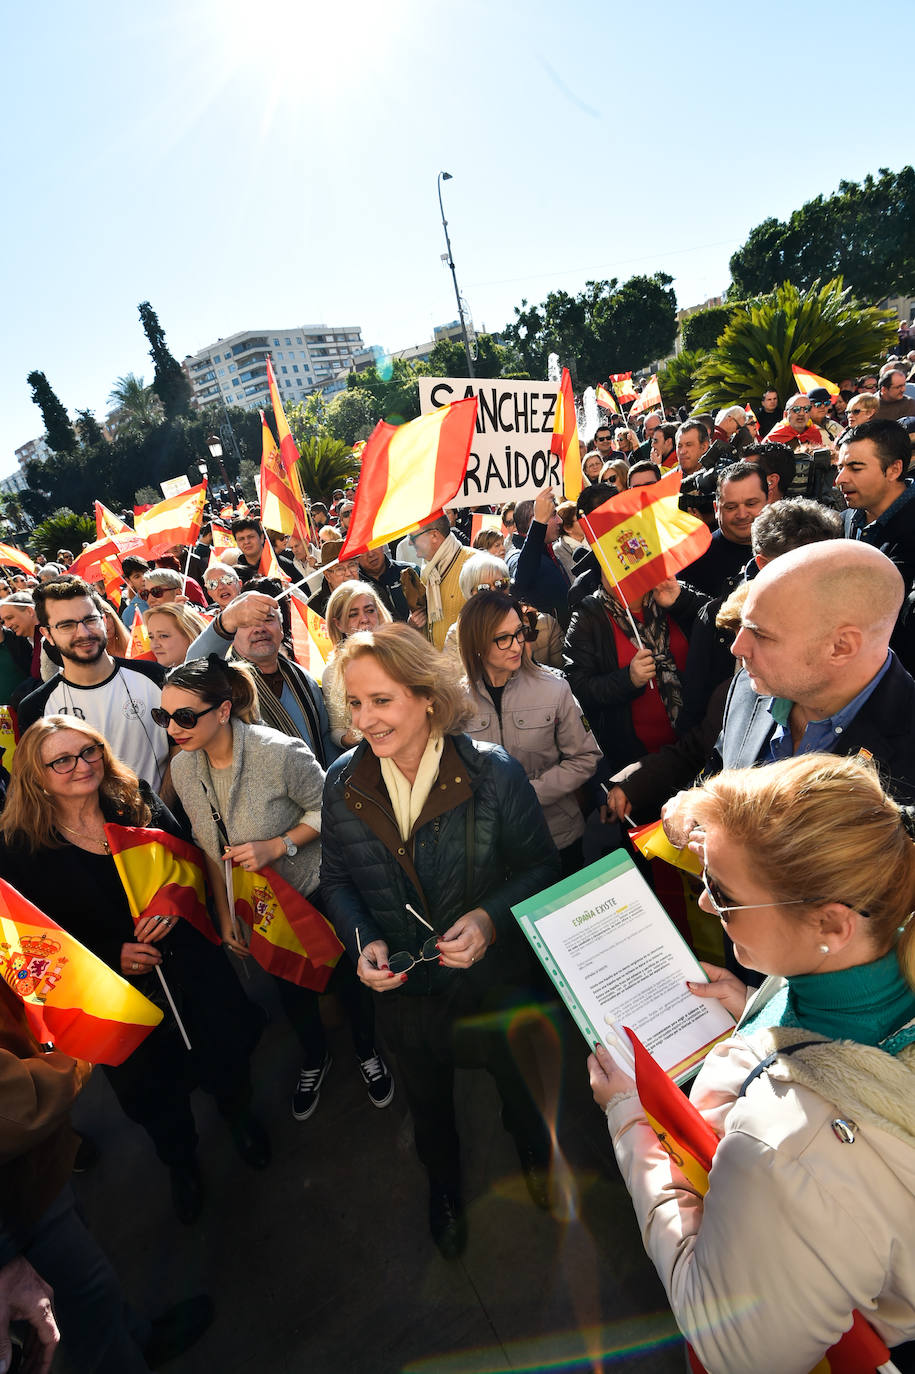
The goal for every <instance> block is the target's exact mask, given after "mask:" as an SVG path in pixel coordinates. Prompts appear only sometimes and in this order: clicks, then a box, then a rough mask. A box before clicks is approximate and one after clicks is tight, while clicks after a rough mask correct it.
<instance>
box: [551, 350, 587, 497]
mask: <svg viewBox="0 0 915 1374" xmlns="http://www.w3.org/2000/svg"><path fill="white" fill-rule="evenodd" d="M550 452H551V453H558V454H559V456H560V457H561V458H562V489H563V492H564V493H565V498H566V500H567V501H577V500H578V498H579V496H580V495H581V489H582V486H583V485H584V479H583V477H582V475H581V448H580V447H579V444H578V415H577V412H576V410H575V397H574V395H573V393H572V378H571V376H570V375H569V369H568V368H567V367H564V368H563V369H562V381H561V382H560V383H559V392H558V394H557V396H556V411H555V413H554V416H553V437H552V439H551V440H550Z"/></svg>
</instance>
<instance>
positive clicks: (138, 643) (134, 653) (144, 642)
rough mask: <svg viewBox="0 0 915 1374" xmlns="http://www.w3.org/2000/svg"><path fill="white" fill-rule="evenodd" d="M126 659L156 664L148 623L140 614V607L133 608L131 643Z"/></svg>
mask: <svg viewBox="0 0 915 1374" xmlns="http://www.w3.org/2000/svg"><path fill="white" fill-rule="evenodd" d="M124 657H125V658H145V659H146V660H147V662H149V663H155V661H156V656H155V654H154V653H153V651H152V644H151V643H150V642H149V631H148V630H147V628H146V622H145V621H144V619H143V617H142V615H141V614H140V608H139V606H134V608H133V625H132V626H131V627H130V643H129V644H128V645H127V653H126V654H125V655H124Z"/></svg>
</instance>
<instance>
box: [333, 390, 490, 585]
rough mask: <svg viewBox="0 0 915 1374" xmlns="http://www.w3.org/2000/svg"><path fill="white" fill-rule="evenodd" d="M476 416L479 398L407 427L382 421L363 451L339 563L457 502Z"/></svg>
mask: <svg viewBox="0 0 915 1374" xmlns="http://www.w3.org/2000/svg"><path fill="white" fill-rule="evenodd" d="M476 418H477V399H476V397H475V396H468V397H466V398H465V399H464V400H462V401H455V402H453V404H452V405H448V406H442V407H441V409H440V410H433V411H432V412H431V414H429V415H420V416H419V418H418V419H416V420H411V421H410V422H409V423H408V424H405V425H389V424H387V422H386V421H384V420H379V422H378V424H377V425H376V426H375V428H374V429H373V431H372V433H371V435H370V436H369V438H368V440H367V441H366V445H365V449H364V450H363V453H362V472H361V473H360V476H359V485H358V487H357V488H356V499H355V501H354V503H353V514H352V519H351V520H350V524H349V531H348V532H347V536H346V540H345V541H344V544H343V548H342V549H341V550H340V559H341V561H346V560H347V559H350V558H355V557H357V556H358V555H359V554H360V553H365V551H366V549H377V548H378V547H379V545H381V544H386V543H387V542H388V541H389V540H391V539H399V538H400V537H401V536H402V535H404V534H409V532H410V531H411V530H415V529H416V527H417V526H418V525H422V524H423V523H424V522H425V521H426V520H428V519H430V517H431V516H433V515H437V514H439V512H440V511H441V510H442V509H443V508H444V507H445V506H447V505H448V504H449V502H451V501H453V499H454V497H455V496H456V495H457V492H458V490H459V489H460V485H461V483H462V482H463V480H464V473H465V472H466V471H467V459H468V457H469V456H470V445H471V443H472V442H473V433H474V425H475V424H476Z"/></svg>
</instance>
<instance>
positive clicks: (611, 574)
mask: <svg viewBox="0 0 915 1374" xmlns="http://www.w3.org/2000/svg"><path fill="white" fill-rule="evenodd" d="M579 523H580V524H582V525H583V526H584V527H585V529H586V530H587V532H588V536H589V539H590V542H591V548H592V549H593V550H594V553H595V555H596V556H597V560H598V562H599V563H600V565H601V567H602V568H604V569H605V571H606V572H607V573H608V575H609V577H610V581H611V582H612V583H613V585H614V587H615V588H616V592H617V599H618V600H619V602H620V604H621V605H622V607H623V610H624V611H625V612H626V618H627V620H628V621H629V624H630V625H631V626H632V633H633V634H634V635H635V642H636V644H637V645H638V646H639V648H640V649H644V648H645V645H644V644H643V643H642V636H641V635H640V634H639V627H638V625H637V624H636V623H635V616H634V615H633V614H632V611H631V610H630V609H629V602H628V601H627V600H626V598H625V597H624V596H623V592H622V589H621V587H620V584H619V583H618V582H617V580H616V577H615V575H614V572H613V569H612V568H611V566H610V562H609V560H608V559H607V558H605V557H604V554H603V550H601V551H600V553H598V549H600V544H599V542H598V540H597V539H596V538H595V537H594V531H593V529H592V528H591V522H590V520H589V519H588V517H587V516H586V515H583V516H582V517H581V520H580V522H579ZM656 685H657V684H656V683H655V680H654V678H649V679H648V686H649V687H656Z"/></svg>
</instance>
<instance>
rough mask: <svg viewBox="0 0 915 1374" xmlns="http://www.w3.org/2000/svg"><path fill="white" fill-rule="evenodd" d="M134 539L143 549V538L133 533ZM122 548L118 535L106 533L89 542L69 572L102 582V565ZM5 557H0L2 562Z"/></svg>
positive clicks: (103, 570) (135, 545) (87, 580)
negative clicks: (118, 543)
mask: <svg viewBox="0 0 915 1374" xmlns="http://www.w3.org/2000/svg"><path fill="white" fill-rule="evenodd" d="M131 539H132V540H133V541H134V545H133V546H134V548H137V549H141V548H142V547H143V540H142V539H137V538H136V536H135V535H131ZM120 556H121V550H120V549H119V548H118V545H117V542H116V536H114V535H106V536H105V538H104V539H98V540H96V542H95V543H94V544H89V545H87V547H86V548H85V549H83V551H82V553H81V554H80V555H79V557H78V558H75V559H74V560H73V562H72V563H71V564H70V566H69V568H68V569H67V571H68V572H71V573H76V574H77V576H78V577H82V578H84V579H85V580H86V582H101V581H102V580H103V579H105V578H106V576H107V575H106V572H105V569H104V567H103V566H102V565H103V564H104V563H106V562H107V563H111V562H112V560H113V559H116V558H120ZM2 561H3V559H2V557H0V562H2Z"/></svg>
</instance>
